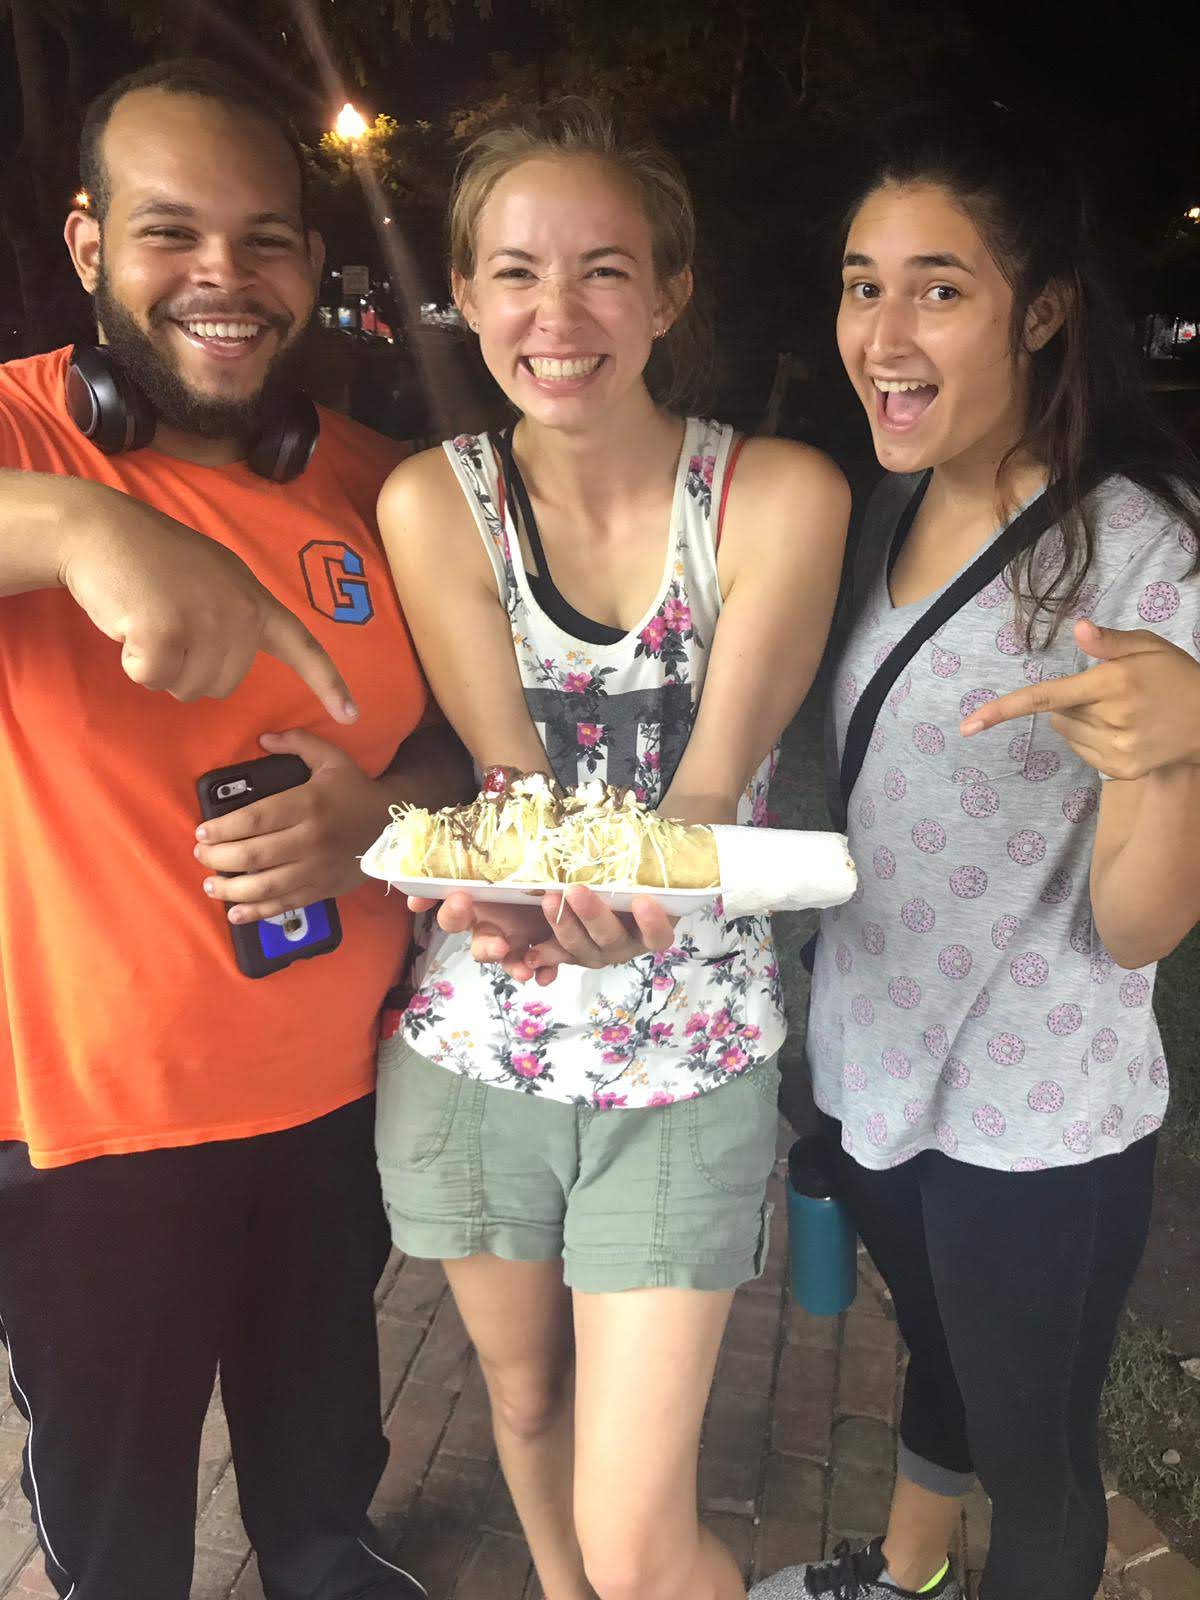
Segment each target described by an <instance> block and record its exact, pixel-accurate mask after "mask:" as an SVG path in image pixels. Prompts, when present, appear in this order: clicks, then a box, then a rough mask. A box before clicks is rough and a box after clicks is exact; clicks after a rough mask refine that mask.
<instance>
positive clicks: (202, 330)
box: [183, 322, 262, 339]
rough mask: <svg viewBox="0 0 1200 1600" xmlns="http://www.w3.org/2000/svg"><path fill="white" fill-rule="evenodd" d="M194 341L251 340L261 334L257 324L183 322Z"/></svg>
mask: <svg viewBox="0 0 1200 1600" xmlns="http://www.w3.org/2000/svg"><path fill="white" fill-rule="evenodd" d="M183 326H184V327H185V328H186V329H187V331H188V332H189V333H190V334H191V335H192V337H193V338H195V339H253V338H254V337H255V336H256V335H257V334H259V333H261V332H262V329H261V327H260V326H259V324H258V323H257V322H185V323H184V324H183Z"/></svg>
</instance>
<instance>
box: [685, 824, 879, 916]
mask: <svg viewBox="0 0 1200 1600" xmlns="http://www.w3.org/2000/svg"><path fill="white" fill-rule="evenodd" d="M712 835H713V839H714V841H715V842H716V848H717V859H718V861H719V863H720V884H721V898H722V900H723V901H724V904H725V915H726V916H727V917H749V916H756V915H758V914H760V913H762V912H764V911H811V910H825V909H826V908H827V907H829V906H840V905H842V904H843V903H844V902H845V901H847V900H849V898H850V896H851V895H852V894H853V893H854V891H855V889H856V888H857V887H858V872H857V870H856V868H855V865H854V862H853V860H852V859H851V856H850V850H849V847H848V845H847V842H846V836H845V834H844V833H816V832H813V833H809V832H801V831H799V830H797V829H790V828H724V827H714V828H713V829H712Z"/></svg>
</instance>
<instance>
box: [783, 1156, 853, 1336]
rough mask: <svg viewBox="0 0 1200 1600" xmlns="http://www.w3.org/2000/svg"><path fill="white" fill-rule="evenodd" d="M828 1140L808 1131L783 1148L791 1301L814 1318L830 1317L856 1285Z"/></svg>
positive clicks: (848, 1226)
mask: <svg viewBox="0 0 1200 1600" xmlns="http://www.w3.org/2000/svg"><path fill="white" fill-rule="evenodd" d="M830 1157H831V1151H830V1149H829V1146H828V1144H827V1143H826V1142H825V1140H824V1139H823V1138H822V1137H821V1136H820V1134H814V1135H812V1136H811V1137H810V1138H807V1139H797V1141H796V1143H795V1144H794V1145H793V1146H792V1148H791V1150H790V1151H789V1152H788V1176H787V1207H788V1254H789V1258H790V1261H791V1277H792V1299H793V1300H794V1301H795V1302H796V1304H797V1305H798V1306H802V1307H803V1308H804V1310H805V1311H807V1312H808V1313H809V1314H810V1315H811V1316H814V1317H836V1316H837V1315H838V1314H839V1313H840V1312H842V1311H845V1310H847V1309H848V1308H849V1307H850V1306H851V1305H852V1304H853V1303H854V1296H855V1294H856V1292H857V1289H858V1239H857V1237H856V1235H855V1232H854V1224H853V1223H852V1222H851V1220H850V1213H849V1212H848V1211H847V1210H846V1207H845V1205H844V1204H843V1202H842V1201H841V1200H839V1199H838V1197H837V1193H836V1186H835V1182H834V1174H833V1162H832V1160H831V1159H830Z"/></svg>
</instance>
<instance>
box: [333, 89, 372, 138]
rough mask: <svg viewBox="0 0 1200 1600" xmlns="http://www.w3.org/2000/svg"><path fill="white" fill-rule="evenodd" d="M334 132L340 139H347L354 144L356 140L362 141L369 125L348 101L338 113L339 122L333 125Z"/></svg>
mask: <svg viewBox="0 0 1200 1600" xmlns="http://www.w3.org/2000/svg"><path fill="white" fill-rule="evenodd" d="M333 131H334V133H336V134H337V136H338V138H339V139H346V140H349V141H350V142H351V143H353V142H354V140H355V139H361V138H362V137H363V135H364V134H365V133H366V131H367V124H366V121H365V120H364V118H363V116H362V113H361V112H360V111H358V110H356V108H355V107H354V106H352V105H351V104H350V102H349V100H347V101H346V104H345V105H344V106H343V107H342V109H341V110H340V111H339V112H338V114H337V121H336V122H335V123H334V125H333Z"/></svg>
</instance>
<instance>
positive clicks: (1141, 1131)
mask: <svg viewBox="0 0 1200 1600" xmlns="http://www.w3.org/2000/svg"><path fill="white" fill-rule="evenodd" d="M1161 1127H1162V1118H1161V1117H1139V1118H1138V1119H1137V1121H1136V1122H1135V1123H1134V1125H1133V1138H1134V1139H1135V1140H1136V1139H1144V1138H1145V1137H1146V1135H1147V1134H1148V1133H1157V1132H1158V1130H1159V1129H1160V1128H1161Z"/></svg>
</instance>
